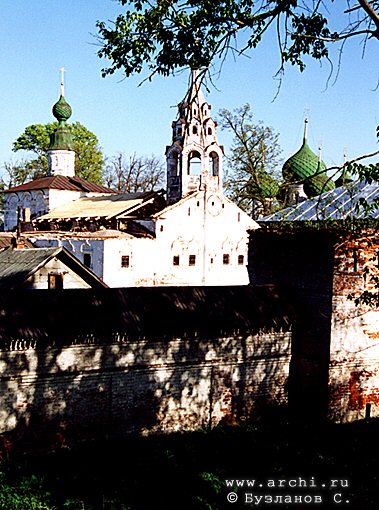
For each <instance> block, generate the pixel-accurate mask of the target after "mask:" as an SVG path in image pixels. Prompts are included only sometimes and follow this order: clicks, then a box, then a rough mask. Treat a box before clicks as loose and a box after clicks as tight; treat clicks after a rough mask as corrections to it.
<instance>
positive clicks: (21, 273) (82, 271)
mask: <svg viewBox="0 0 379 510" xmlns="http://www.w3.org/2000/svg"><path fill="white" fill-rule="evenodd" d="M54 257H59V259H60V260H62V262H63V263H65V264H66V265H67V266H68V267H70V268H71V269H72V270H74V271H75V272H76V273H77V274H78V275H79V276H80V277H81V278H83V280H85V281H86V282H87V283H89V284H90V285H92V286H105V287H106V285H105V284H104V283H103V282H101V280H100V279H99V278H98V277H97V276H96V275H95V274H94V273H92V271H90V270H89V269H88V268H86V267H85V266H84V265H83V264H82V263H81V262H80V261H79V260H78V259H76V257H74V256H73V255H71V253H69V252H68V251H67V250H66V249H65V248H63V247H61V246H59V247H55V248H25V249H12V248H7V249H5V250H3V251H0V287H1V288H4V287H6V288H15V287H18V286H19V285H21V284H22V283H23V282H25V281H26V280H27V279H28V278H29V277H30V276H32V275H33V274H34V273H35V272H37V271H38V270H39V269H40V268H41V267H43V266H44V265H45V264H47V263H48V262H49V261H50V260H51V259H52V258H54Z"/></svg>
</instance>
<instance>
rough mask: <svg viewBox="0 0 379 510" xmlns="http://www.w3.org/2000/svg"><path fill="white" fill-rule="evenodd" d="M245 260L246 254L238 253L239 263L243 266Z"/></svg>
mask: <svg viewBox="0 0 379 510" xmlns="http://www.w3.org/2000/svg"><path fill="white" fill-rule="evenodd" d="M244 262H245V257H244V255H238V265H239V266H243V263H244Z"/></svg>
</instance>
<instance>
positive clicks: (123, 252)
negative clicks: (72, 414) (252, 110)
mask: <svg viewBox="0 0 379 510" xmlns="http://www.w3.org/2000/svg"><path fill="white" fill-rule="evenodd" d="M198 79H199V78H198V74H197V73H196V72H193V73H192V83H191V86H190V90H189V92H188V93H187V95H186V98H185V99H184V101H182V102H181V103H180V104H179V106H178V116H177V119H176V120H175V121H174V122H173V123H172V142H171V144H170V145H169V146H168V147H167V149H166V160H167V189H166V190H165V193H164V190H161V191H159V192H154V191H152V192H149V193H136V194H117V193H115V192H113V191H112V190H109V189H107V188H104V187H102V186H98V185H95V184H92V183H88V182H87V181H84V180H83V179H79V178H78V177H76V176H75V154H74V152H73V147H72V140H71V135H70V134H69V132H68V130H67V128H66V126H65V124H66V121H67V120H68V118H69V117H70V115H71V108H70V106H69V105H68V103H67V102H66V100H65V98H64V91H63V87H62V90H61V96H60V99H59V101H58V102H57V103H56V104H55V105H54V107H53V114H54V116H55V117H56V118H57V119H58V121H59V126H58V128H57V132H56V133H55V135H54V136H53V138H52V142H51V145H50V148H49V151H48V158H49V176H48V177H45V178H42V179H37V180H35V181H32V182H31V183H28V184H25V185H22V186H17V187H14V188H11V189H9V190H6V192H5V203H6V207H5V218H6V221H5V229H6V230H12V229H15V228H16V225H17V223H19V226H18V229H19V230H21V231H22V233H21V234H20V235H21V236H23V237H26V238H27V239H28V240H29V241H30V242H31V243H32V244H33V245H34V246H35V247H41V248H47V247H55V246H63V247H65V248H66V249H67V250H69V251H70V252H71V253H72V254H73V255H75V256H76V257H77V258H78V259H79V260H80V261H81V262H82V263H83V264H84V265H86V266H87V267H89V268H90V269H91V270H92V271H93V272H94V273H95V274H96V275H97V276H98V277H99V278H101V279H102V280H103V281H104V282H105V283H106V284H107V285H108V286H110V287H134V286H154V285H171V286H175V285H246V284H248V283H249V278H248V272H247V244H248V230H252V229H254V228H258V224H257V223H256V222H255V221H254V220H252V219H251V218H250V217H249V216H248V215H247V214H246V213H245V212H244V211H243V210H241V209H240V208H239V207H238V206H237V205H235V204H234V203H233V202H231V201H230V200H229V199H228V198H227V197H226V196H225V195H224V193H223V187H222V175H223V174H222V161H223V148H222V147H221V146H220V145H219V143H218V140H217V129H216V128H217V126H216V123H215V121H214V120H213V119H212V117H211V115H210V112H211V106H210V105H209V104H208V103H207V102H206V101H205V98H204V95H203V93H202V90H201V88H200V86H199V83H198ZM164 194H165V195H166V198H164ZM20 211H21V212H20ZM20 220H22V221H21V223H20ZM20 225H21V227H22V228H20Z"/></svg>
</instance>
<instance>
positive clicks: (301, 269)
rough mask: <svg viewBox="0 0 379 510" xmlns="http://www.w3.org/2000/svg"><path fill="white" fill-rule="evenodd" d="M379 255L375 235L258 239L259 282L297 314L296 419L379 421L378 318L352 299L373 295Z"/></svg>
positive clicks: (269, 235) (254, 268) (292, 396)
mask: <svg viewBox="0 0 379 510" xmlns="http://www.w3.org/2000/svg"><path fill="white" fill-rule="evenodd" d="M378 251H379V245H378V242H377V240H376V239H375V234H374V235H372V234H370V233H365V234H362V235H361V236H357V235H354V236H352V235H349V234H345V235H340V234H337V233H336V232H327V231H322V230H321V231H316V230H308V231H307V230H306V229H304V230H303V231H293V232H283V231H271V232H269V231H263V232H258V231H257V232H254V233H253V234H252V235H251V239H250V260H249V267H250V279H251V281H252V283H260V284H267V283H271V284H275V285H276V286H277V288H279V289H281V295H282V296H285V295H287V299H288V301H289V302H290V303H292V305H293V306H294V308H295V310H296V318H295V322H294V327H293V343H292V359H291V367H290V378H289V402H290V404H291V405H292V407H293V408H294V411H295V413H298V414H300V415H303V416H304V415H305V416H307V417H308V418H309V417H310V418H313V417H315V418H317V417H324V418H328V419H329V420H332V421H336V422H339V421H351V420H355V419H362V418H365V417H367V416H368V415H370V416H371V417H378V416H379V342H378V338H379V311H378V310H377V309H375V308H374V307H372V306H370V305H359V306H357V305H356V304H355V302H354V300H352V299H351V298H350V297H349V296H350V295H355V296H359V295H360V294H361V293H362V292H363V291H365V290H367V289H368V290H369V289H372V288H373V282H372V280H371V278H372V276H374V277H377V276H378V273H379V266H378ZM366 269H369V272H368V273H367V274H366V276H365V270H366Z"/></svg>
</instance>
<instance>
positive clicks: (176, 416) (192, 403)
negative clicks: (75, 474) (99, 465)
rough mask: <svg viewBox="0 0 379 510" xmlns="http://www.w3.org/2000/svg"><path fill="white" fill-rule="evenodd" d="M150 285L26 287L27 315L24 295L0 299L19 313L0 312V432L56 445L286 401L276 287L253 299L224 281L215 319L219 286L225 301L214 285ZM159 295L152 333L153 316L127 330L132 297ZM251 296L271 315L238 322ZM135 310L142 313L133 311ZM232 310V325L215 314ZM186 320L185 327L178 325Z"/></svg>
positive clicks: (231, 415) (202, 422)
mask: <svg viewBox="0 0 379 510" xmlns="http://www.w3.org/2000/svg"><path fill="white" fill-rule="evenodd" d="M108 290H109V292H108V293H107V291H108ZM150 291H151V289H140V290H139V291H137V292H136V290H135V289H133V290H125V289H124V290H123V291H118V292H113V291H112V290H111V289H106V290H105V291H103V292H98V293H94V292H93V291H78V292H75V291H67V292H68V293H67V292H66V291H64V292H63V293H61V298H60V297H59V293H54V294H51V293H50V296H51V297H50V299H49V298H48V296H49V293H48V292H45V294H43V293H42V292H39V291H35V292H33V293H29V296H33V297H34V299H33V304H30V306H31V307H32V310H29V314H30V317H33V320H34V322H33V323H32V322H31V319H30V317H29V314H26V312H25V308H26V303H28V302H29V301H28V296H27V295H26V297H25V295H23V297H22V298H21V300H20V298H19V296H17V295H13V296H12V297H10V298H8V303H9V305H8V307H9V306H10V307H11V308H8V309H7V310H8V311H9V310H12V313H15V314H16V315H18V320H17V328H18V329H17V332H16V331H15V329H14V328H15V324H11V322H10V320H8V321H5V322H4V320H2V321H1V320H0V332H1V336H2V339H3V344H2V349H1V350H0V388H1V391H0V417H1V419H0V424H1V425H0V426H1V428H0V433H2V434H3V435H5V436H6V437H10V438H11V439H15V438H17V439H18V440H20V439H22V440H23V441H27V443H28V445H29V447H35V446H36V444H39V443H40V442H41V441H42V440H43V441H44V443H45V444H46V443H47V444H48V445H50V446H54V444H57V443H59V444H61V443H65V442H66V443H72V442H74V441H76V440H80V439H89V438H93V437H104V436H119V435H122V434H125V433H130V432H138V433H143V434H147V433H151V432H159V431H164V432H168V431H177V430H189V429H196V428H198V427H209V426H213V425H215V424H217V423H219V422H220V420H222V419H226V420H234V419H238V420H243V419H245V418H248V417H251V416H252V415H261V414H262V413H264V412H265V410H267V409H268V407H270V406H271V405H283V404H286V402H287V391H286V390H287V379H288V373H289V360H290V343H291V332H290V331H289V329H290V325H289V324H287V326H285V324H284V322H283V320H282V319H280V317H279V316H278V317H277V319H275V317H273V313H274V312H273V311H272V310H274V309H275V307H276V306H278V300H277V299H276V298H275V297H273V300H268V298H267V296H266V298H265V299H260V298H259V296H255V298H254V299H252V296H251V292H250V291H248V292H246V289H245V290H244V291H242V288H241V291H239V290H238V288H236V289H234V290H232V291H231V295H230V304H229V305H227V303H226V302H225V303H224V305H225V307H224V308H222V309H220V310H219V312H218V313H219V314H220V320H215V321H214V322H213V321H212V315H213V312H214V313H216V310H217V309H218V308H219V306H220V299H221V296H222V297H223V299H224V300H225V299H229V298H226V294H225V293H226V292H227V291H228V289H227V288H226V289H224V290H220V291H219V292H221V294H218V291H217V289H216V290H215V289H212V290H211V291H209V292H211V295H209V294H208V291H207V290H206V289H190V288H187V289H182V290H181V291H178V290H176V291H173V292H172V293H171V295H170V290H169V289H165V291H164V292H163V291H159V290H156V291H155V292H152V293H151V292H150ZM130 293H131V294H132V295H131V302H133V303H134V308H133V310H132V309H130V308H129V309H128V310H127V309H126V307H121V308H120V313H118V312H117V313H116V315H117V317H116V316H115V315H113V316H111V315H110V313H108V311H109V308H112V310H113V314H115V307H116V302H117V303H118V304H119V302H120V299H122V298H123V299H124V302H125V300H126V299H127V297H128V296H130ZM109 296H110V297H109ZM138 296H139V298H138ZM217 296H218V299H217V298H216V297H217ZM249 296H250V298H249ZM204 297H208V298H209V305H208V307H207V308H208V309H207V311H206V313H207V316H208V325H207V329H206V331H205V330H201V328H199V327H195V325H196V320H198V313H199V312H198V311H197V310H196V308H197V304H200V303H201V302H203V299H204ZM261 297H262V298H263V296H261ZM157 298H159V303H160V306H161V314H160V315H161V316H160V319H161V323H156V324H155V332H156V333H157V334H155V335H153V334H151V335H147V332H148V330H149V327H151V326H152V325H151V324H147V323H145V322H144V321H142V325H141V324H140V330H139V331H138V332H136V331H135V332H134V333H132V334H131V327H132V322H133V323H135V322H138V323H139V319H141V316H137V315H138V313H139V310H140V305H138V299H140V300H141V307H142V303H143V304H144V305H143V308H144V309H145V308H147V309H149V303H150V305H151V303H152V302H154V303H156V304H157V306H158V301H157V302H156V301H155V300H156V299H157ZM187 298H188V302H187ZM211 298H212V299H211ZM23 300H24V302H23ZM112 300H113V303H109V301H112ZM239 300H240V301H241V304H240V305H239ZM232 301H233V302H234V306H232V305H231V302H232ZM242 301H243V303H244V307H245V308H244V307H242ZM16 302H17V305H16ZM59 302H61V305H62V306H64V308H65V314H64V317H62V316H61V315H60V312H62V310H60V312H59V311H57V310H56V307H57V305H58V304H59ZM212 302H213V305H212ZM258 302H259V303H260V307H261V309H262V310H263V309H267V306H268V304H267V303H268V302H270V303H271V307H273V308H272V310H271V311H270V310H268V309H267V310H266V311H267V313H268V315H269V314H271V319H275V320H274V322H273V323H272V322H271V319H270V321H268V319H267V317H266V320H265V321H264V322H261V324H258V320H254V321H253V323H252V324H249V325H247V326H246V317H245V314H248V315H249V316H251V317H253V316H254V314H255V313H256V310H255V308H257V305H258ZM42 303H45V306H44V310H43V309H41V304H42ZM136 303H137V304H136ZM162 303H163V304H162ZM169 303H170V304H171V308H170V309H169V306H168V305H169ZM174 304H175V307H176V308H175V309H173V305H174ZM12 305H13V307H12ZM203 305H204V303H203ZM3 307H5V305H4V303H3ZM91 307H92V311H93V312H95V313H96V316H97V318H96V319H95V316H94V319H93V323H92V326H91V324H90V323H88V322H87V321H88V317H89V316H90V314H89V312H90V310H91ZM183 307H189V308H191V307H192V312H191V311H190V310H188V311H187V314H184V315H183ZM246 307H247V308H246ZM250 307H251V308H250ZM75 308H76V310H77V312H78V311H80V310H81V315H80V316H78V315H77V317H76V322H74V321H72V324H71V327H70V329H67V331H69V333H67V335H66V336H65V335H64V329H63V334H62V328H61V327H60V321H62V320H66V321H69V318H70V314H71V312H73V311H74V310H75ZM7 310H5V317H6V316H7V313H6V312H7ZM54 310H55V311H54ZM164 310H166V312H164ZM175 310H176V311H175ZM33 311H34V313H33ZM126 312H128V314H129V315H128V316H127V315H126ZM140 313H141V314H143V313H145V312H144V310H142V309H141V311H140ZM175 313H179V315H180V319H181V320H182V321H183V323H184V324H187V326H186V327H185V329H186V331H183V328H182V329H181V328H180V327H179V326H177V327H174V329H175V330H176V331H177V333H180V336H179V335H175V334H174V331H171V334H169V335H168V334H164V332H165V331H166V332H167V331H169V329H170V328H169V327H168V326H166V327H165V321H168V319H169V317H171V320H172V323H173V324H174V325H175V324H176V322H177V320H178V318H175ZM236 313H237V314H238V317H237V319H236V320H237V322H236V324H239V328H238V331H237V330H236V329H235V326H233V328H232V329H234V333H233V334H230V332H227V331H226V329H227V323H226V322H225V320H224V323H223V324H222V323H221V316H222V315H223V316H228V315H229V314H230V315H233V314H236ZM20 314H21V316H20ZM44 314H45V315H46V318H45V320H44V321H43V315H44ZM54 314H55V315H54ZM120 314H121V315H120ZM3 316H4V313H3ZM49 316H50V319H49ZM131 316H132V318H131ZM28 317H29V318H28ZM125 317H127V318H125ZM54 318H55V320H54ZM117 318H118V321H117ZM191 318H192V322H193V323H194V324H193V327H192V329H191V327H190V326H188V324H189V321H190V320H191ZM213 318H214V319H217V317H213ZM151 320H152V321H154V318H153V317H152V319H151ZM107 321H108V323H107ZM125 321H126V322H125ZM123 322H124V329H121V328H122V323H123ZM28 324H29V327H28V326H27V325H28ZM46 324H50V326H49V327H47V326H46ZM94 324H95V325H96V328H95V329H94V326H93V325H94ZM99 324H102V325H103V329H102V330H101V331H99V329H98V325H99ZM128 324H129V328H128V327H127V325H128ZM254 324H255V325H254ZM38 326H39V327H38ZM62 327H63V326H62ZM220 328H221V329H222V330H224V331H225V332H224V333H221V331H220ZM91 329H92V331H91ZM59 330H61V331H60V332H59Z"/></svg>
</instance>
